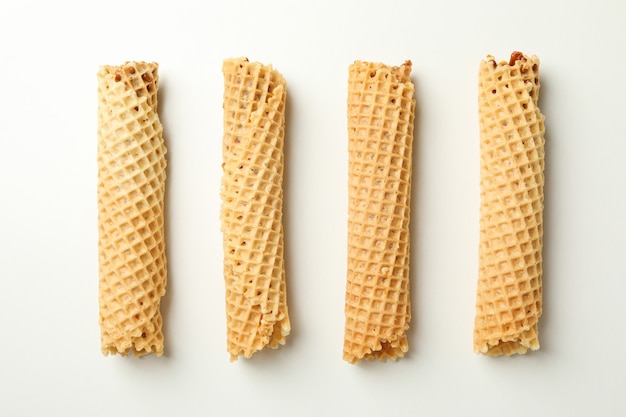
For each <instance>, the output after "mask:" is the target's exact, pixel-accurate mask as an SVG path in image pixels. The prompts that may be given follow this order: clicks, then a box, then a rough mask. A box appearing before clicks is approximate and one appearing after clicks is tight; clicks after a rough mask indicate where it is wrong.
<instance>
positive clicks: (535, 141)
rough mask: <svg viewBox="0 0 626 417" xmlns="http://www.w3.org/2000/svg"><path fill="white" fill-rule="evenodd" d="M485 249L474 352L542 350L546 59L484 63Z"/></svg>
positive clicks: (481, 95) (481, 252)
mask: <svg viewBox="0 0 626 417" xmlns="http://www.w3.org/2000/svg"><path fill="white" fill-rule="evenodd" d="M478 84H479V85H478V87H479V88H478V102H479V122H480V185H481V203H480V246H479V273H478V286H477V297H476V317H475V321H474V351H475V352H477V353H484V354H487V355H494V356H497V355H511V354H515V353H520V354H523V353H525V352H526V351H527V350H529V349H530V350H537V349H539V338H538V330H537V323H538V319H539V317H540V316H541V313H542V238H543V199H544V196H543V186H544V176H543V172H544V131H545V129H544V117H543V115H542V114H541V112H540V110H539V107H538V98H539V59H538V58H537V57H535V56H532V57H529V56H526V55H524V54H523V53H521V52H514V53H512V54H511V58H510V60H509V61H508V62H507V61H503V62H499V63H497V62H496V60H495V59H494V58H493V57H492V56H487V58H486V59H484V60H483V61H482V62H481V64H480V70H479V83H478Z"/></svg>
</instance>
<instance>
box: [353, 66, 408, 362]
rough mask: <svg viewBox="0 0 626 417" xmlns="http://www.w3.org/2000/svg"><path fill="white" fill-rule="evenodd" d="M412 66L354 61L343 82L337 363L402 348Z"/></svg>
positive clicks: (400, 352)
mask: <svg viewBox="0 0 626 417" xmlns="http://www.w3.org/2000/svg"><path fill="white" fill-rule="evenodd" d="M410 74H411V62H410V61H407V62H406V63H405V64H404V65H402V66H399V67H391V66H387V65H384V64H380V63H370V62H361V61H356V62H355V63H354V64H352V65H351V66H350V68H349V79H348V152H349V157H348V169H349V183H348V195H349V203H348V271H347V285H346V298H345V318H346V322H345V337H344V349H343V358H344V359H345V360H346V361H348V362H350V363H356V362H359V361H360V360H361V359H368V360H371V359H379V360H381V361H385V360H387V359H392V360H395V359H397V358H400V357H403V356H404V354H405V353H406V352H407V351H408V341H407V337H406V330H407V329H408V327H409V321H410V319H411V306H410V297H409V218H410V213H409V211H410V195H411V169H412V167H411V165H412V158H411V149H412V141H413V122H414V113H415V99H414V86H413V83H412V82H411V80H410Z"/></svg>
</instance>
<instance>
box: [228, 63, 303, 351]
mask: <svg viewBox="0 0 626 417" xmlns="http://www.w3.org/2000/svg"><path fill="white" fill-rule="evenodd" d="M222 71H223V73H224V138H223V146H222V152H223V159H224V163H223V165H222V166H223V177H222V188H221V197H222V209H221V222H222V232H223V243H224V280H225V286H226V318H227V348H228V352H230V359H231V361H234V360H236V359H237V358H238V357H239V356H240V355H243V356H245V357H246V358H249V357H251V356H252V354H253V353H255V352H257V351H259V350H261V349H264V348H266V347H268V346H269V347H271V348H277V347H278V346H279V345H280V344H284V343H285V337H286V336H287V335H288V334H289V331H290V328H291V326H290V323H289V315H288V311H287V295H286V286H285V265H284V260H283V225H282V204H283V188H282V182H283V164H284V155H283V143H284V132H285V99H286V83H285V80H284V78H283V77H282V75H281V74H280V73H279V72H278V71H276V70H275V69H273V68H272V67H271V66H266V65H262V64H260V63H258V62H249V61H248V60H247V59H243V58H240V59H227V60H225V61H224V64H223V67H222Z"/></svg>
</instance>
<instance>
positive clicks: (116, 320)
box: [97, 62, 167, 356]
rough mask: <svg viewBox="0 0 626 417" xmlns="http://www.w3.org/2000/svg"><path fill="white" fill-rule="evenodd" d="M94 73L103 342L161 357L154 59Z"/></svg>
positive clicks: (113, 349) (159, 151)
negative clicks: (95, 85)
mask: <svg viewBox="0 0 626 417" xmlns="http://www.w3.org/2000/svg"><path fill="white" fill-rule="evenodd" d="M97 78H98V231H99V244H98V248H99V275H100V281H99V306H100V329H101V348H102V352H103V353H104V354H105V355H108V354H120V355H123V356H126V355H128V354H129V353H130V352H131V351H132V352H134V355H135V356H141V355H144V354H148V353H154V354H156V355H158V356H160V355H161V354H163V333H162V329H161V324H162V318H161V312H160V304H161V297H162V296H163V294H165V285H166V280H167V269H166V268H167V265H166V257H165V239H164V231H163V197H164V193H165V166H166V161H165V153H166V148H165V145H164V141H163V136H162V132H163V129H162V126H161V123H160V121H159V116H158V114H157V88H158V65H157V64H156V63H146V62H127V63H125V64H124V65H120V66H103V67H101V68H100V69H99V71H98V73H97Z"/></svg>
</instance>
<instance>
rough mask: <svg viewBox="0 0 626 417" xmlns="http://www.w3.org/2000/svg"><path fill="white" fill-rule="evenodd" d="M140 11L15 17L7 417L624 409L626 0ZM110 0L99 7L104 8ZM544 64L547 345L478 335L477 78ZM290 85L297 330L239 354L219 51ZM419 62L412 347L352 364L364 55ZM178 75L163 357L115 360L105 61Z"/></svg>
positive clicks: (168, 125)
mask: <svg viewBox="0 0 626 417" xmlns="http://www.w3.org/2000/svg"><path fill="white" fill-rule="evenodd" d="M203 3H205V2H200V1H198V2H192V1H182V0H178V1H158V0H155V1H153V2H150V3H145V4H140V2H131V1H128V0H126V1H117V0H111V1H106V2H98V3H97V7H95V6H92V5H91V4H92V3H90V2H80V3H79V2H73V1H62V0H59V1H55V2H43V1H42V2H33V1H10V2H2V5H1V6H0V84H1V88H0V199H1V204H0V249H1V250H0V415H2V416H43V415H64V416H67V415H81V416H86V415H89V416H126V415H135V416H142V415H150V416H166V415H167V416H178V415H188V416H193V415H232V416H243V415H246V416H318V415H328V416H335V415H345V416H348V415H358V416H374V415H376V416H389V415H404V416H408V415H423V416H440V415H441V416H443V415H468V416H478V415H481V416H496V415H502V414H505V415H509V416H531V415H532V416H557V415H561V416H589V415H597V416H599V415H604V416H610V415H624V413H626V395H625V392H626V374H625V373H626V359H625V357H626V356H625V355H624V349H625V348H626V307H625V301H624V300H625V298H624V297H625V293H626V262H625V261H624V256H625V254H626V220H625V215H626V197H624V195H625V194H624V192H625V191H626V164H625V163H624V156H625V152H626V128H625V124H624V123H625V117H624V114H625V113H626V106H625V105H624V97H626V83H625V82H624V74H625V72H624V71H625V68H626V28H625V25H626V3H624V2H623V1H622V0H612V1H611V0H601V1H600V0H598V1H565V0H563V1H541V0H537V1H535V0H530V1H527V2H525V3H520V2H510V3H509V2H505V1H500V0H481V1H461V0H458V1H448V2H445V1H440V0H432V1H413V2H408V1H405V2H402V1H391V0H387V1H373V0H372V1H356V0H355V1H346V2H340V1H327V0H315V1H313V0H312V1H302V2H287V1H277V0H265V1H262V2H253V1H232V0H231V1H225V2H221V3H217V2H206V5H201V4H203ZM94 4H95V3H94ZM513 50H521V51H524V52H525V53H527V54H536V55H537V56H539V57H540V59H541V71H542V87H541V92H540V107H541V109H542V111H543V113H544V114H545V116H546V129H547V130H546V172H545V174H546V187H545V191H546V196H545V241H544V243H545V246H544V257H545V264H544V292H545V298H544V305H545V307H544V315H543V317H542V319H541V321H540V341H541V345H542V347H541V350H540V351H538V352H532V353H530V354H527V355H525V356H517V357H509V358H507V357H503V358H495V359H494V358H486V357H482V356H478V355H475V354H474V353H473V349H472V328H473V317H474V296H475V286H476V279H477V265H478V259H477V253H478V249H477V247H478V204H479V184H478V172H479V159H478V158H479V154H478V120H477V97H476V92H477V73H478V64H479V61H480V60H481V59H482V58H483V57H484V56H485V55H486V54H494V55H495V56H496V58H498V59H507V58H508V56H509V54H510V53H511V52H512V51H513ZM233 56H234V57H236V56H247V57H248V58H250V60H255V61H262V62H265V63H272V64H273V65H274V66H275V67H276V68H277V69H278V70H279V71H281V72H282V73H283V75H284V76H285V78H286V80H287V83H288V96H287V100H288V105H287V131H286V149H285V151H286V172H285V175H286V177H285V184H284V185H285V202H284V212H285V240H286V263H287V274H288V276H287V280H288V302H289V308H290V314H291V320H292V334H291V336H289V338H288V342H287V345H286V346H284V347H282V348H280V349H279V350H276V351H268V352H263V353H261V354H258V355H255V356H254V357H253V359H252V360H241V359H240V360H239V361H238V362H236V363H230V362H229V356H228V354H227V352H226V346H225V343H226V342H225V313H224V298H223V295H224V288H223V279H222V269H221V268H222V264H221V262H222V248H221V233H220V230H219V227H220V224H219V206H220V200H219V182H220V176H221V169H220V164H221V153H220V152H221V135H222V107H221V106H222V101H221V100H222V90H223V78H222V74H221V63H222V60H223V59H224V58H227V57H233ZM355 59H361V60H373V61H383V62H386V63H388V64H394V65H397V64H400V63H402V62H403V61H404V60H406V59H411V60H412V61H413V64H414V71H413V79H414V81H415V84H416V100H417V117H416V129H415V150H414V167H415V170H414V176H413V185H414V188H413V204H412V210H413V211H412V214H413V217H412V223H411V231H412V249H413V250H412V273H411V279H412V282H411V283H412V297H411V299H412V303H413V321H412V323H411V329H410V332H409V341H410V352H409V355H408V357H406V358H405V359H402V360H400V361H398V362H395V363H393V362H388V363H378V362H368V363H364V364H361V365H357V366H352V365H349V364H347V363H345V362H344V361H343V360H342V359H341V355H342V343H343V325H344V317H343V301H344V300H343V298H344V289H345V268H346V247H347V243H346V228H347V217H346V216H347V133H346V89H347V68H348V65H349V64H350V63H351V62H353V61H354V60H355ZM126 60H148V61H156V62H158V63H159V64H160V77H161V82H160V91H159V94H160V95H159V99H160V107H159V112H160V115H161V120H162V122H163V124H164V128H165V136H166V143H167V146H168V148H169V153H168V164H169V165H168V175H169V177H168V183H167V187H168V192H167V200H166V203H167V230H166V232H167V254H168V261H169V284H168V287H167V294H166V296H165V298H164V299H163V307H162V311H163V314H164V320H165V328H164V330H165V336H166V352H167V353H166V355H164V356H163V357H160V358H157V357H146V358H142V359H135V358H121V357H104V356H102V354H101V353H100V345H99V343H100V340H99V328H98V303H97V296H98V293H97V288H98V287H97V283H98V269H97V202H96V177H97V169H96V124H97V121H96V97H97V96H96V71H97V69H98V67H99V66H100V65H102V64H111V65H117V64H121V63H123V62H124V61H126Z"/></svg>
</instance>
